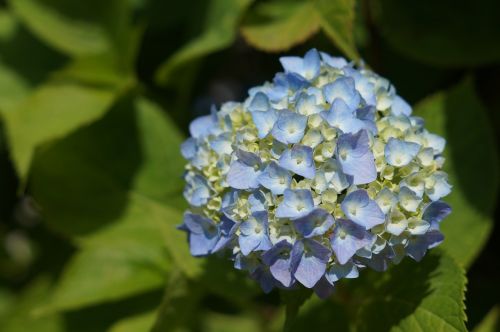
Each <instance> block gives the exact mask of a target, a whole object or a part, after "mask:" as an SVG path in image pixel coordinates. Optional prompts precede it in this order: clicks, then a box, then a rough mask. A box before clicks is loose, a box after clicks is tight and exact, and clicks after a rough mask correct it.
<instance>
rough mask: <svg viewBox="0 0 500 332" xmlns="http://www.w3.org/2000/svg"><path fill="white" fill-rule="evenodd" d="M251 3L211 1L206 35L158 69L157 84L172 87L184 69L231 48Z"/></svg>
mask: <svg viewBox="0 0 500 332" xmlns="http://www.w3.org/2000/svg"><path fill="white" fill-rule="evenodd" d="M252 1H253V0H211V1H210V4H209V9H208V13H207V19H206V22H205V29H204V31H203V33H202V34H200V35H199V36H198V37H196V38H195V39H193V40H191V41H190V42H189V43H188V44H186V45H185V46H184V47H182V48H181V49H180V50H178V51H177V52H176V53H175V54H173V55H172V56H171V57H170V58H169V59H167V60H166V61H165V62H164V63H163V64H162V65H161V66H160V68H159V69H158V71H157V73H156V80H157V81H158V82H159V83H160V84H164V85H166V84H168V83H172V82H173V81H174V80H175V79H176V76H175V74H176V73H177V71H178V70H180V69H181V68H182V67H184V66H187V65H188V64H190V63H191V62H193V61H195V60H198V59H201V58H203V57H204V56H207V55H209V54H211V53H214V52H217V51H220V50H222V49H224V48H226V47H228V46H229V45H231V44H232V43H233V41H234V39H235V38H236V33H237V24H238V21H239V19H240V17H241V16H242V14H243V13H244V12H245V10H246V9H247V7H248V6H249V5H250V3H251V2H252Z"/></svg>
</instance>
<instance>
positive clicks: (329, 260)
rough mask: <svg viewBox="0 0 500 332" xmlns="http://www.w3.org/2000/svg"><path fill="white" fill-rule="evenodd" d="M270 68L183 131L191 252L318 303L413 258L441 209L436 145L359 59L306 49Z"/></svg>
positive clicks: (435, 232)
mask: <svg viewBox="0 0 500 332" xmlns="http://www.w3.org/2000/svg"><path fill="white" fill-rule="evenodd" d="M280 62H281V64H282V66H283V68H284V72H280V73H277V74H276V76H275V77H274V79H273V82H272V83H265V84H264V85H262V86H258V87H254V88H252V89H250V91H249V96H248V98H247V99H246V100H245V101H244V102H243V103H237V102H228V103H225V104H224V105H222V106H221V108H220V110H216V109H215V108H213V109H212V112H211V114H210V115H207V116H202V117H199V118H197V119H195V120H194V121H193V122H192V123H191V125H190V128H189V129H190V134H191V137H190V138H189V139H188V140H186V141H185V142H184V143H183V145H182V154H183V156H184V157H185V158H186V159H187V160H188V164H187V165H186V173H185V176H184V177H185V180H186V188H185V191H184V196H185V198H186V200H187V201H188V202H189V205H190V208H189V210H188V211H187V212H185V214H184V222H183V224H182V225H181V226H180V229H182V230H184V231H186V232H187V234H188V239H189V244H190V250H191V254H192V255H194V256H206V255H211V254H218V253H220V255H223V254H224V253H225V254H227V255H228V256H229V257H230V258H231V259H232V260H233V261H234V267H235V268H237V269H241V270H247V271H248V272H249V273H250V276H251V277H252V278H254V279H256V280H258V281H259V282H260V285H261V286H262V288H263V290H264V291H265V292H269V291H271V290H272V289H273V288H275V287H278V288H284V289H290V288H295V287H300V285H303V286H304V287H307V288H313V289H314V290H315V292H316V293H317V294H318V295H319V296H320V297H326V296H328V295H329V294H330V293H331V291H332V290H333V286H334V284H335V283H336V282H337V281H339V280H340V279H342V278H356V277H358V275H359V271H360V270H362V269H364V268H371V269H374V270H376V271H384V270H386V269H387V268H388V266H389V264H390V263H394V264H398V263H399V262H400V261H401V260H402V259H403V258H404V257H405V256H409V257H411V258H413V259H414V260H417V261H419V260H421V259H422V258H423V256H424V255H425V253H426V251H427V250H428V249H430V248H433V247H435V246H437V245H439V244H440V243H441V242H442V241H443V235H442V233H441V232H440V231H439V224H440V222H441V221H442V220H443V219H444V218H445V217H446V216H447V215H448V214H449V213H450V212H451V208H450V207H449V206H448V205H447V204H446V203H444V202H443V201H441V198H442V197H444V196H446V195H447V194H448V193H449V192H450V189H451V187H450V185H449V184H448V182H447V175H446V173H444V172H443V171H442V170H441V168H442V166H443V163H444V158H443V157H442V152H443V149H444V147H445V140H444V139H443V138H441V137H439V136H437V135H435V134H432V133H430V132H428V131H427V130H426V129H425V128H424V121H423V119H421V118H419V117H416V116H413V115H412V109H411V107H410V106H409V105H408V103H406V102H405V101H404V100H403V99H402V98H401V97H400V96H398V95H397V94H396V91H395V88H394V87H393V86H392V85H391V84H390V82H389V81H388V80H387V79H385V78H383V77H380V76H379V75H377V74H376V73H374V72H372V71H370V70H368V69H366V68H364V67H363V66H360V67H358V68H357V67H355V65H354V64H353V63H349V62H347V61H346V60H345V59H343V58H337V57H332V56H330V55H328V54H325V53H321V52H318V51H316V50H315V49H312V50H310V51H309V52H307V54H306V55H305V56H304V58H301V57H282V58H281V59H280Z"/></svg>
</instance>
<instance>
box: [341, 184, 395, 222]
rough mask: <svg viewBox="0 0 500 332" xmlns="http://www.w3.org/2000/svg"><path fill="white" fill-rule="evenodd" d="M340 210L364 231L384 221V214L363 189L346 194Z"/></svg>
mask: <svg viewBox="0 0 500 332" xmlns="http://www.w3.org/2000/svg"><path fill="white" fill-rule="evenodd" d="M341 208H342V211H343V212H344V213H345V215H346V216H347V217H348V218H349V219H351V220H352V221H354V222H355V223H356V224H358V225H361V226H363V227H365V228H366V229H370V228H372V227H373V226H376V225H380V224H383V223H384V221H385V215H384V212H383V211H382V210H381V209H380V207H379V206H378V204H377V202H375V201H374V200H372V199H371V198H370V197H369V196H368V193H367V192H366V191H365V190H363V189H360V190H356V191H353V192H351V193H350V194H348V195H347V196H346V197H345V198H344V200H343V201H342V204H341Z"/></svg>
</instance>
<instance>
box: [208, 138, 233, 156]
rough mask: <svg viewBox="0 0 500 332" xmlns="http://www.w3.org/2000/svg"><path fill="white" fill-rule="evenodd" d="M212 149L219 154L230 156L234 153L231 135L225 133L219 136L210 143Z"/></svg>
mask: <svg viewBox="0 0 500 332" xmlns="http://www.w3.org/2000/svg"><path fill="white" fill-rule="evenodd" d="M210 147H211V148H212V149H213V150H214V151H215V152H216V153H217V154H218V155H222V154H227V155H230V154H231V153H232V152H233V148H232V146H231V133H224V134H220V135H218V136H217V137H216V138H214V139H213V140H211V141H210Z"/></svg>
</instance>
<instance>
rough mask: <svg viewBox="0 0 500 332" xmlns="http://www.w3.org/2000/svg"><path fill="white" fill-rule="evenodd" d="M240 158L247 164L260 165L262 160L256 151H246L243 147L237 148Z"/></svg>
mask: <svg viewBox="0 0 500 332" xmlns="http://www.w3.org/2000/svg"><path fill="white" fill-rule="evenodd" d="M236 156H237V157H238V160H239V161H241V162H242V163H243V164H245V165H247V166H260V164H261V160H260V158H259V156H257V155H256V154H255V153H252V152H248V151H244V150H242V149H238V150H236Z"/></svg>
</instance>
